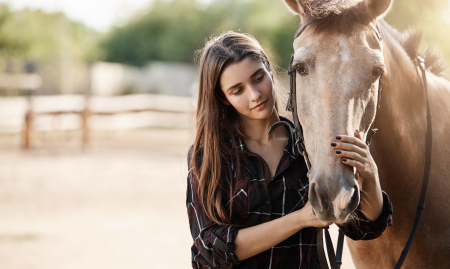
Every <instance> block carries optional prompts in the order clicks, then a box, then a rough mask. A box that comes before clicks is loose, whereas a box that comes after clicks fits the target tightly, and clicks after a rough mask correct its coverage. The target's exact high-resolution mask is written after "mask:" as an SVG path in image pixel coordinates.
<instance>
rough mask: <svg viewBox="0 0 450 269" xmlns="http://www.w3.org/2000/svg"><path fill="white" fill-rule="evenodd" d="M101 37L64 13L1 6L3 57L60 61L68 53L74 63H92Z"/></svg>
mask: <svg viewBox="0 0 450 269" xmlns="http://www.w3.org/2000/svg"><path fill="white" fill-rule="evenodd" d="M98 40H99V34H98V33H96V32H94V31H92V30H90V29H88V28H87V27H86V26H84V25H83V24H81V23H78V22H73V21H71V20H69V19H68V18H67V17H66V16H65V15H64V14H63V13H52V14H48V13H45V12H42V11H41V10H30V9H24V10H20V11H15V12H13V11H11V10H10V9H9V7H8V6H7V5H5V4H1V5H0V57H1V58H3V59H18V60H20V59H22V60H31V61H49V60H50V61H51V60H57V59H59V58H60V57H61V55H62V54H65V53H69V54H70V57H71V58H73V59H75V60H82V61H85V60H93V59H95V58H97V57H98V56H97V55H98V53H99V52H98V50H97V49H96V47H97V44H98Z"/></svg>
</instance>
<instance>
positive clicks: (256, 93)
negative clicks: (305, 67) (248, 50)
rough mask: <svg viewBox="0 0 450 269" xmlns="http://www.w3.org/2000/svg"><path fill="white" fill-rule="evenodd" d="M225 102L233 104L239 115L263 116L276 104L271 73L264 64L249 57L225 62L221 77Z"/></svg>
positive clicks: (265, 116)
mask: <svg viewBox="0 0 450 269" xmlns="http://www.w3.org/2000/svg"><path fill="white" fill-rule="evenodd" d="M220 85H221V88H222V91H223V93H224V94H225V97H226V98H227V102H226V104H227V105H232V106H233V107H234V108H235V109H236V111H237V112H238V113H239V115H240V116H241V117H244V118H248V119H256V120H257V119H266V118H268V117H269V116H270V115H271V114H272V113H273V111H274V108H275V99H276V97H275V89H274V87H273V81H272V74H271V73H270V72H269V71H268V70H267V68H266V66H265V65H264V64H263V63H262V62H261V61H257V60H255V59H253V58H251V57H247V58H245V59H244V60H242V61H240V62H238V63H235V64H231V65H229V66H227V67H226V68H225V69H224V70H223V72H222V76H221V77H220Z"/></svg>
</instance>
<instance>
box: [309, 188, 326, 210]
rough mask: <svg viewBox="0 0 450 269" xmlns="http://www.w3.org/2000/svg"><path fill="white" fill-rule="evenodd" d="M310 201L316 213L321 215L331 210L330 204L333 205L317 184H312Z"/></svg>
mask: <svg viewBox="0 0 450 269" xmlns="http://www.w3.org/2000/svg"><path fill="white" fill-rule="evenodd" d="M308 199H309V201H310V202H311V205H312V207H313V208H314V210H315V211H316V213H319V214H320V213H322V212H323V211H326V209H327V208H329V204H331V202H329V200H328V196H327V195H326V193H324V192H323V190H322V189H320V188H319V185H318V184H317V183H315V182H313V183H311V186H310V189H309V194H308Z"/></svg>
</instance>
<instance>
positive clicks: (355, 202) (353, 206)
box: [345, 187, 359, 213]
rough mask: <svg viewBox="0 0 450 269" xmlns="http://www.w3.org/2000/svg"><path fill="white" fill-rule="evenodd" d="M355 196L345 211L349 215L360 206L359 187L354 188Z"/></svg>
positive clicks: (351, 198)
mask: <svg viewBox="0 0 450 269" xmlns="http://www.w3.org/2000/svg"><path fill="white" fill-rule="evenodd" d="M353 188H354V191H353V195H352V196H351V197H350V200H349V201H348V203H347V206H346V207H345V211H346V212H347V213H352V212H353V211H355V210H356V208H357V207H358V205H359V189H358V188H357V187H353Z"/></svg>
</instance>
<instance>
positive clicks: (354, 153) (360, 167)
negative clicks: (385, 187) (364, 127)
mask: <svg viewBox="0 0 450 269" xmlns="http://www.w3.org/2000/svg"><path fill="white" fill-rule="evenodd" d="M336 139H337V140H338V141H337V142H336V143H332V144H331V146H332V147H333V148H334V149H335V150H336V155H337V156H340V157H342V162H343V163H345V164H346V165H349V166H352V167H355V168H356V172H357V176H358V180H360V181H362V180H364V179H370V180H376V179H378V168H377V165H376V164H375V161H374V160H373V158H372V155H370V151H369V147H368V146H367V145H366V143H364V142H363V141H362V138H361V135H360V134H359V132H358V131H355V137H351V136H347V135H341V136H337V137H336Z"/></svg>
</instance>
